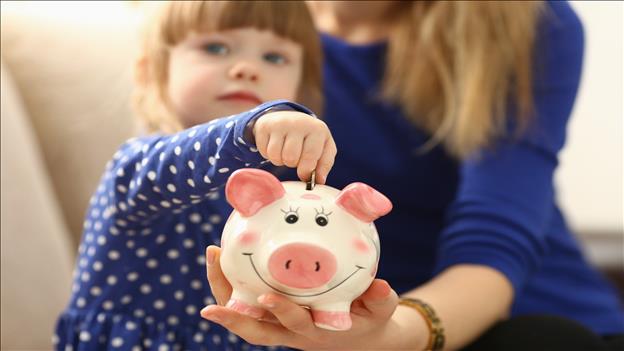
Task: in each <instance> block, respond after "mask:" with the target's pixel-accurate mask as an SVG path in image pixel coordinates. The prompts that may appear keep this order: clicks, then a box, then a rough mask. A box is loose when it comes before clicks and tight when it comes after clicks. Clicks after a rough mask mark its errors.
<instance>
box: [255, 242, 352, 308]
mask: <svg viewBox="0 0 624 351" xmlns="http://www.w3.org/2000/svg"><path fill="white" fill-rule="evenodd" d="M243 255H244V256H249V263H251V267H252V268H253V270H254V272H256V275H257V276H258V278H260V280H262V282H263V283H264V284H266V285H267V286H268V287H269V288H271V289H273V290H275V291H277V292H279V293H281V294H284V295H288V296H295V297H312V296H318V295H323V294H325V293H327V292H330V291H332V290H334V289H336V288H337V287H339V286H340V285H342V283H344V282H346V281H347V280H348V279H349V278H351V277H352V276H353V275H355V273H357V272H358V271H359V270H360V269H364V267H362V266H360V265H357V264H356V265H355V267H356V268H355V271H353V273H351V274H349V276H348V277H346V278H345V279H343V280H342V281H341V282H340V283H338V284H336V285H334V286H332V287H331V288H329V289H327V290H324V291H321V292H319V293H315V294H307V295H305V294H291V293H288V292H286V291H283V290H280V289H278V288H276V287H274V286H272V285H271V284H269V283H268V282H267V281H266V280H264V278H262V276H261V275H260V272H258V269H256V265H255V264H254V262H253V258H252V257H251V256H253V253H251V252H243Z"/></svg>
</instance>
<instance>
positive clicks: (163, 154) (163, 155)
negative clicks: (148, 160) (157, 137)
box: [158, 152, 165, 162]
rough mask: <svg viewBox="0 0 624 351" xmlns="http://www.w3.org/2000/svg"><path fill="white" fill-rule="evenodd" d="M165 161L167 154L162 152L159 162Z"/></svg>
mask: <svg viewBox="0 0 624 351" xmlns="http://www.w3.org/2000/svg"><path fill="white" fill-rule="evenodd" d="M164 159H165V153H164V152H161V153H160V155H158V160H159V161H160V162H162V161H163V160H164Z"/></svg>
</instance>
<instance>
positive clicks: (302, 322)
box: [258, 294, 317, 339]
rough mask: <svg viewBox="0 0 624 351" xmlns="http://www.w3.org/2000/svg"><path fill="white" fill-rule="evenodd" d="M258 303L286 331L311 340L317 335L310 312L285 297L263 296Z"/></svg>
mask: <svg viewBox="0 0 624 351" xmlns="http://www.w3.org/2000/svg"><path fill="white" fill-rule="evenodd" d="M258 302H259V303H260V304H262V306H263V307H264V308H266V309H267V310H269V311H271V313H273V315H275V317H276V318H277V319H278V320H279V321H280V322H281V323H282V325H283V326H284V327H286V328H287V329H289V330H291V331H293V332H295V333H297V334H300V335H303V336H305V337H306V338H312V339H313V338H314V335H315V334H317V330H316V326H315V325H314V321H313V320H312V316H311V315H310V312H309V311H308V310H307V309H305V308H303V307H301V306H299V305H297V304H295V303H293V302H291V301H289V300H288V299H286V298H285V297H283V296H279V295H275V294H264V295H261V296H260V297H258Z"/></svg>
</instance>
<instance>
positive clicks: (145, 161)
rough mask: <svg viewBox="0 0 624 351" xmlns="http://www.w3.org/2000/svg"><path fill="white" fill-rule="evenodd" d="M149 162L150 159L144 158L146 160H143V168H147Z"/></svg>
mask: <svg viewBox="0 0 624 351" xmlns="http://www.w3.org/2000/svg"><path fill="white" fill-rule="evenodd" d="M147 162H149V159H148V158H144V159H142V160H141V166H142V167H145V166H146V165H147Z"/></svg>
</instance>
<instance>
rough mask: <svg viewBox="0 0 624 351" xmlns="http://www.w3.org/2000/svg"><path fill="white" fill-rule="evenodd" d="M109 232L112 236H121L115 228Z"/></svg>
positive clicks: (111, 228)
mask: <svg viewBox="0 0 624 351" xmlns="http://www.w3.org/2000/svg"><path fill="white" fill-rule="evenodd" d="M108 231H109V232H110V233H111V234H112V235H119V229H117V228H115V227H110V228H109V229H108Z"/></svg>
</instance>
